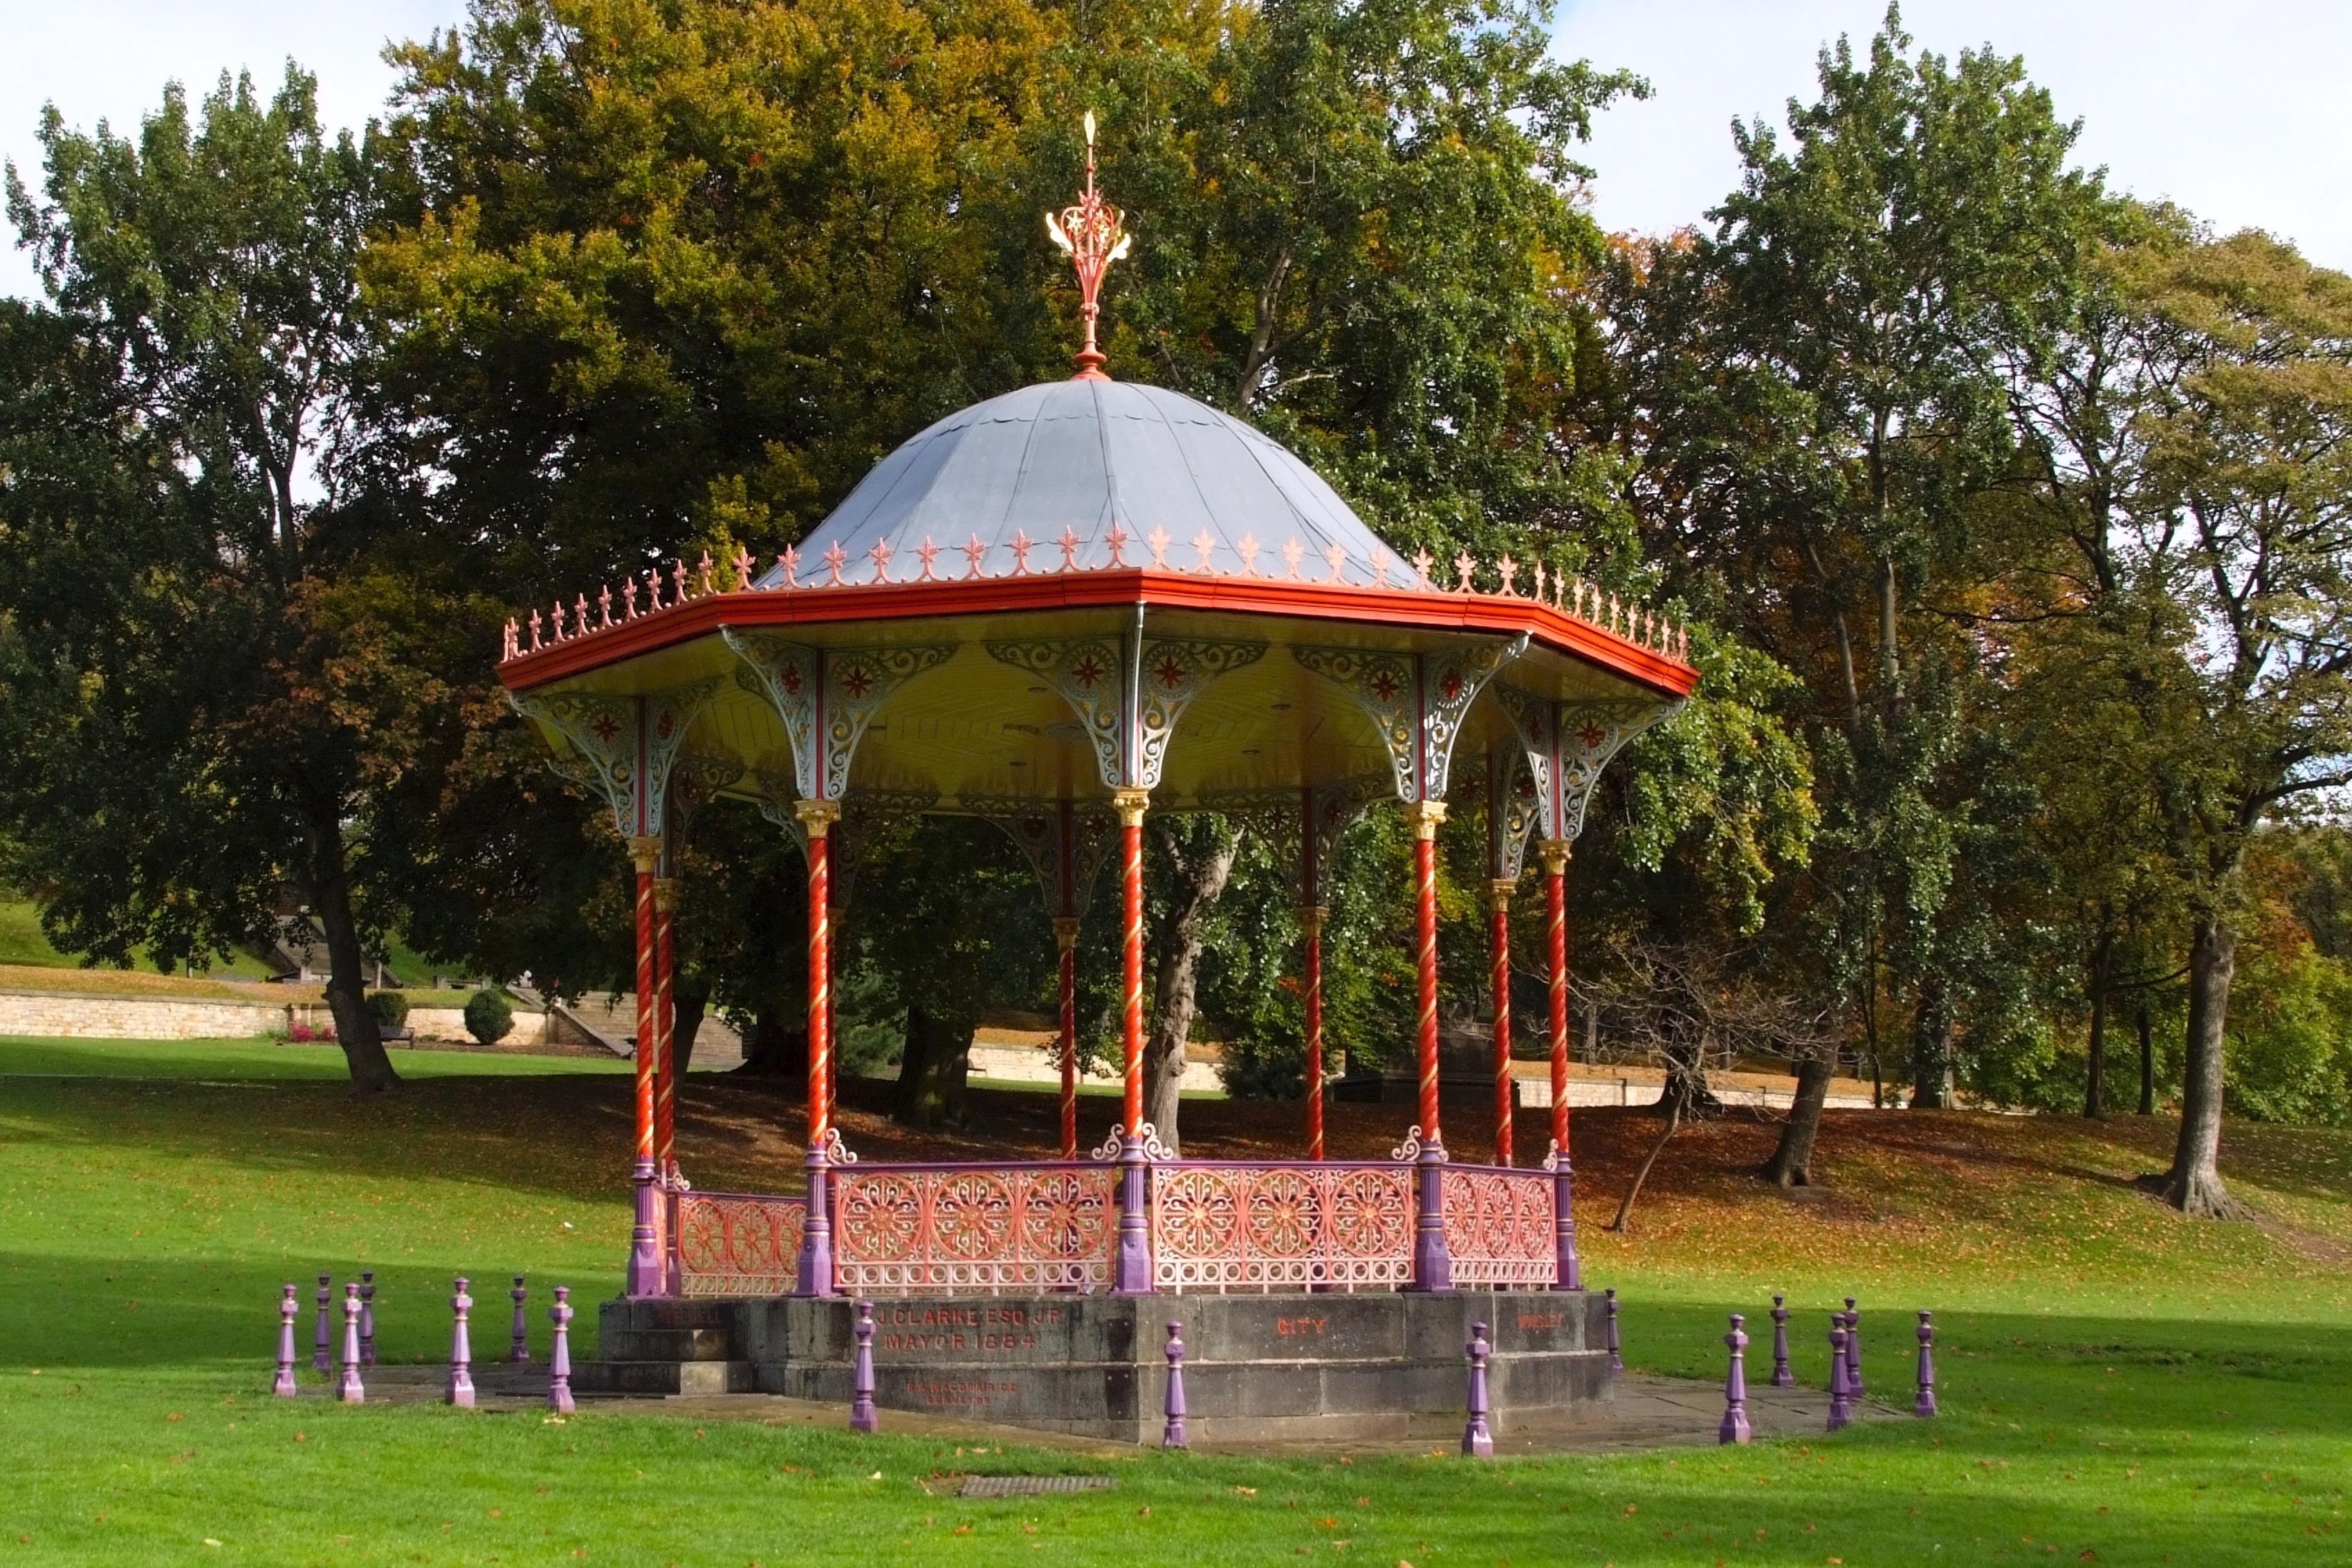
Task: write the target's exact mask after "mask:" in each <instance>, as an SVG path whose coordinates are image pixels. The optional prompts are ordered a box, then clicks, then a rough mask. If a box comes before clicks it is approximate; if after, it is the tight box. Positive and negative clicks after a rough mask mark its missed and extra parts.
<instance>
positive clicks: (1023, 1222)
mask: <svg viewBox="0 0 2352 1568" xmlns="http://www.w3.org/2000/svg"><path fill="white" fill-rule="evenodd" d="M833 1183H834V1210H833V1212H834V1281H835V1285H836V1286H837V1287H838V1288H839V1289H841V1290H843V1291H850V1292H853V1293H865V1294H872V1295H908V1294H914V1293H916V1292H919V1291H1104V1290H1108V1288H1109V1286H1110V1258H1111V1246H1112V1243H1113V1241H1114V1240H1115V1239H1117V1236H1118V1186H1117V1184H1118V1171H1117V1170H1116V1169H1115V1168H1113V1167H1111V1166H1100V1165H1065V1164H1056V1163H1040V1164H1037V1165H1025V1166H845V1167H841V1168H837V1169H836V1170H835V1172H834V1176H833Z"/></svg>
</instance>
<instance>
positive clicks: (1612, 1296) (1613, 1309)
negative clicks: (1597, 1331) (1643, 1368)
mask: <svg viewBox="0 0 2352 1568" xmlns="http://www.w3.org/2000/svg"><path fill="white" fill-rule="evenodd" d="M1604 1300H1606V1301H1608V1303H1609V1370H1610V1371H1612V1372H1622V1371H1624V1370H1625V1362H1624V1358H1622V1356H1620V1355H1619V1354H1617V1287H1616V1286H1614V1285H1612V1286H1610V1287H1609V1289H1608V1291H1606V1292H1605V1293H1604Z"/></svg>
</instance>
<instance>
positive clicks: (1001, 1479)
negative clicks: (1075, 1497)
mask: <svg viewBox="0 0 2352 1568" xmlns="http://www.w3.org/2000/svg"><path fill="white" fill-rule="evenodd" d="M1117 1485H1118V1482H1117V1481H1115V1480H1113V1479H1111V1478H1110V1477H1108V1476H966V1477H964V1479H963V1489H962V1490H960V1491H958V1492H957V1493H956V1496H958V1497H1040V1496H1043V1495H1044V1494H1045V1493H1047V1492H1058V1491H1108V1490H1110V1489H1111V1488H1112V1487H1115V1486H1117Z"/></svg>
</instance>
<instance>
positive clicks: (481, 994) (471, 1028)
mask: <svg viewBox="0 0 2352 1568" xmlns="http://www.w3.org/2000/svg"><path fill="white" fill-rule="evenodd" d="M466 1032H467V1034H470V1035H472V1036H473V1037H474V1038H475V1039H476V1040H480V1041H481V1042H482V1043H483V1044H484V1045H496V1044H498V1042H499V1041H500V1040H504V1039H506V1037H507V1036H508V1035H509V1034H511V1033H513V1032H514V1009H512V1008H510V1007H509V1006H508V1005H507V999H506V998H504V997H502V996H500V995H499V994H498V992H496V991H492V990H480V991H476V992H475V993H474V994H473V995H472V996H470V997H467V998H466Z"/></svg>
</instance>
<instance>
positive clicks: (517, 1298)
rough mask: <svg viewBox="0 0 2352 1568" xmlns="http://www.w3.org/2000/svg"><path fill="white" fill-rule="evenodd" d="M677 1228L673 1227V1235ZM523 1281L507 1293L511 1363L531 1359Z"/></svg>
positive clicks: (518, 1280)
mask: <svg viewBox="0 0 2352 1568" xmlns="http://www.w3.org/2000/svg"><path fill="white" fill-rule="evenodd" d="M675 1230H676V1228H675V1227H674V1226H673V1227H672V1231H673V1234H675ZM522 1281H523V1277H522V1276H521V1275H520V1274H517V1275H516V1276H515V1277H514V1289H513V1290H511V1291H508V1292H507V1294H508V1295H509V1297H511V1298H512V1299H513V1301H514V1333H513V1334H512V1335H511V1343H509V1344H508V1346H507V1359H508V1360H509V1361H529V1360H530V1319H529V1318H527V1317H525V1316H523V1303H525V1302H526V1301H530V1289H529V1288H528V1287H527V1286H525V1285H524V1284H523V1282H522Z"/></svg>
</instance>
